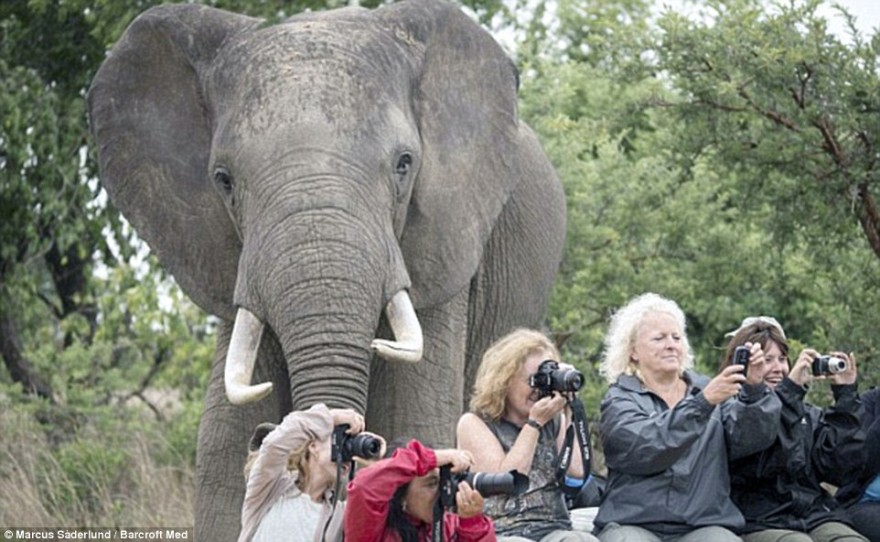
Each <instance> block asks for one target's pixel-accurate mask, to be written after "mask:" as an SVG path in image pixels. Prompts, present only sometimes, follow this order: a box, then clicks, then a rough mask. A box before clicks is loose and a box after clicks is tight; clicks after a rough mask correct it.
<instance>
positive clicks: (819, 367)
mask: <svg viewBox="0 0 880 542" xmlns="http://www.w3.org/2000/svg"><path fill="white" fill-rule="evenodd" d="M811 368H812V370H813V376H822V375H831V374H837V373H842V372H843V371H845V370H846V360H844V359H841V358H837V357H834V356H828V355H825V356H819V357H816V358H813V364H812V366H811Z"/></svg>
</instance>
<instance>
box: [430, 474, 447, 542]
mask: <svg viewBox="0 0 880 542" xmlns="http://www.w3.org/2000/svg"><path fill="white" fill-rule="evenodd" d="M451 469H452V467H451V466H450V465H443V466H442V467H440V483H439V485H438V490H437V498H436V499H435V500H434V520H433V522H432V524H431V542H443V514H444V512H445V511H446V507H445V506H444V504H443V503H444V501H446V500H448V496H445V495H444V494H443V492H444V491H451V489H450V487H449V486H450V484H449V483H448V482H449V477H450V475H451V472H452V471H451Z"/></svg>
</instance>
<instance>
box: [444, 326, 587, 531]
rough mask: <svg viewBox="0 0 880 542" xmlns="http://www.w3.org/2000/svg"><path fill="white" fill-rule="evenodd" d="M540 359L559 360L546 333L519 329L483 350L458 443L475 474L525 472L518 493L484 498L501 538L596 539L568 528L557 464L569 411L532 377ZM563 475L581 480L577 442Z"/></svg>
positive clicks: (561, 399)
mask: <svg viewBox="0 0 880 542" xmlns="http://www.w3.org/2000/svg"><path fill="white" fill-rule="evenodd" d="M545 361H552V362H556V363H558V362H559V351H558V350H557V349H556V346H554V345H553V342H552V341H550V339H548V338H547V337H546V336H545V335H544V334H543V333H540V332H538V331H534V330H531V329H517V330H514V331H512V332H511V333H509V334H508V335H506V336H504V337H502V338H501V339H499V340H498V341H496V342H495V343H494V344H493V345H492V346H490V347H489V349H488V350H487V351H486V353H485V354H483V359H482V362H481V364H480V369H479V371H478V372H477V378H476V382H475V384H474V394H473V398H472V399H471V405H470V407H471V411H470V412H468V413H466V414H464V415H463V416H462V417H461V418H460V419H459V422H458V432H457V433H458V447H459V448H461V449H463V450H467V451H469V452H471V453H472V454H473V457H474V468H475V470H477V471H479V472H509V471H511V470H517V471H519V472H520V473H522V474H524V475H526V476H528V478H529V489H528V491H526V492H525V493H524V494H523V495H515V496H511V495H502V496H495V497H489V498H487V499H486V512H487V513H488V514H489V515H490V516H491V517H492V519H493V520H494V522H495V532H496V533H497V534H498V535H499V536H498V540H501V541H504V540H507V541H510V542H513V541H523V540H526V541H527V540H535V541H547V542H549V541H550V540H552V541H554V542H595V540H596V538H595V537H593V536H592V535H591V534H589V533H586V532H577V531H573V530H572V524H571V518H570V516H569V513H568V508H567V507H566V505H565V498H564V496H563V493H562V491H561V488H560V486H559V484H558V483H557V476H556V468H557V466H558V465H559V455H560V450H561V449H562V447H563V439H564V437H565V432H566V430H567V429H568V426H569V425H570V424H571V411H570V409H569V408H568V400H569V397H567V396H566V395H565V394H562V393H559V392H556V391H554V392H552V394H551V395H548V396H546V397H542V395H541V393H540V392H539V390H536V389H534V388H532V387H531V385H530V384H529V381H530V377H531V376H532V375H534V374H535V373H536V372H537V371H538V367H539V366H540V365H541V364H542V363H543V362H545ZM571 456H572V460H571V464H570V465H569V467H568V471H567V474H568V475H569V476H570V477H571V479H572V480H577V481H578V482H580V483H582V481H583V478H584V466H583V460H582V454H581V450H580V444H579V443H578V445H577V447H576V449H574V450H573V453H572V454H571Z"/></svg>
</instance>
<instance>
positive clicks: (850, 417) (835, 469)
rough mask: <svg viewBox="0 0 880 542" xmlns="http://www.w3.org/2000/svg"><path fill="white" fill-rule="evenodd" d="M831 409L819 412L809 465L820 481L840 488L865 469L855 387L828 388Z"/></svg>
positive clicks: (863, 446)
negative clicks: (810, 464) (832, 398)
mask: <svg viewBox="0 0 880 542" xmlns="http://www.w3.org/2000/svg"><path fill="white" fill-rule="evenodd" d="M831 391H832V393H833V394H834V405H833V406H831V407H828V408H826V409H825V410H823V411H822V412H821V414H820V416H819V422H818V423H817V424H816V427H815V429H814V433H813V453H812V458H811V459H812V462H813V466H814V467H815V468H816V471H817V472H818V473H819V476H820V480H821V481H824V482H830V483H832V484H835V485H838V486H842V485H845V484H847V483H849V482H852V481H854V480H856V479H857V478H858V476H859V475H860V474H861V472H862V468H863V467H864V465H865V459H866V457H865V432H864V431H862V425H861V421H860V420H859V415H860V414H861V406H862V404H861V401H860V400H859V394H858V391H857V388H856V385H855V384H849V385H842V386H831Z"/></svg>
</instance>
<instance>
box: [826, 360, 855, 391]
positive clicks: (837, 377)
mask: <svg viewBox="0 0 880 542" xmlns="http://www.w3.org/2000/svg"><path fill="white" fill-rule="evenodd" d="M831 355H832V356H834V357H835V358H840V359H842V360H843V361H845V362H846V370H845V371H843V372H842V373H835V374H832V375H831V376H829V377H828V378H829V379H830V380H831V382H832V383H833V384H837V385H838V386H840V385H844V384H855V383H856V378H857V377H858V375H859V371H858V368H857V367H856V356H855V354H853V353H852V352H850V353H849V354H845V353H844V352H831Z"/></svg>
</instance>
